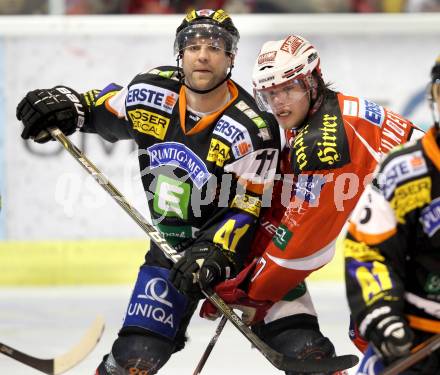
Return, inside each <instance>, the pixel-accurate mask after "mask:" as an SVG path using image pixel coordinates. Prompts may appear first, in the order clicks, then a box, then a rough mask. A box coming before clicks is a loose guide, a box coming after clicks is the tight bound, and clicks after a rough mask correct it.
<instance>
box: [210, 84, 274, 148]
mask: <svg viewBox="0 0 440 375" xmlns="http://www.w3.org/2000/svg"><path fill="white" fill-rule="evenodd" d="M234 84H235V86H236V88H237V90H238V93H237V97H236V99H235V100H234V101H233V102H232V103H231V104H230V105H229V106H228V107H227V108H226V109H225V111H224V112H223V114H222V116H221V117H220V118H219V119H218V120H217V122H216V124H215V126H214V130H213V135H214V136H216V137H220V138H222V139H223V140H226V141H227V142H228V143H229V144H230V145H232V146H233V149H236V148H237V147H238V148H242V149H243V150H242V152H238V149H237V152H236V154H237V155H235V156H236V157H239V156H243V153H248V152H249V150H250V149H258V148H262V147H266V146H267V147H269V146H270V147H275V148H277V149H279V148H280V134H279V127H278V124H277V122H276V120H275V118H274V117H273V115H271V114H269V113H267V112H263V111H261V110H260V109H259V108H258V106H257V104H256V102H255V100H254V99H253V97H252V96H251V95H250V94H249V93H248V92H246V91H245V90H244V89H242V88H241V87H240V86H239V85H238V84H236V83H235V82H234ZM243 141H244V142H243ZM246 145H248V146H246ZM250 146H252V147H250ZM234 154H235V153H234Z"/></svg>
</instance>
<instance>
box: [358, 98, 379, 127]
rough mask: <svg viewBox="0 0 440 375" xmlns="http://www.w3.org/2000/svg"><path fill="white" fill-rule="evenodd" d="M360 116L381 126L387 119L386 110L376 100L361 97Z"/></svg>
mask: <svg viewBox="0 0 440 375" xmlns="http://www.w3.org/2000/svg"><path fill="white" fill-rule="evenodd" d="M359 117H361V118H363V119H364V120H367V121H368V122H369V123H371V124H373V125H375V126H378V127H381V126H382V124H383V121H384V119H385V110H384V108H383V107H382V106H380V105H378V104H376V103H374V102H370V101H369V100H366V99H359Z"/></svg>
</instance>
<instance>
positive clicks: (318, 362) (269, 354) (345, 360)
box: [202, 289, 359, 373]
mask: <svg viewBox="0 0 440 375" xmlns="http://www.w3.org/2000/svg"><path fill="white" fill-rule="evenodd" d="M202 292H203V294H204V295H205V296H206V297H207V298H209V300H210V301H211V302H212V303H213V304H214V306H215V307H217V309H219V310H220V311H221V312H222V313H223V315H224V316H226V318H228V320H230V321H231V323H232V324H233V325H234V326H235V327H236V328H237V329H238V330H239V331H240V332H241V333H242V334H243V335H244V336H245V337H246V338H247V339H248V340H249V341H250V342H251V344H252V345H253V346H255V347H256V348H257V349H258V350H259V351H260V352H261V354H263V355H264V356H265V357H266V359H267V360H268V361H269V362H270V363H272V365H273V366H275V367H276V368H277V369H279V370H283V371H295V372H305V373H316V372H335V371H341V370H345V369H348V368H351V367H353V366H356V365H357V363H358V362H359V359H358V357H357V356H355V355H351V354H348V355H342V356H337V357H333V358H323V359H304V360H301V359H297V358H292V357H289V356H287V355H284V354H282V353H280V352H278V351H276V350H274V349H272V348H271V347H270V346H269V345H267V344H266V343H265V342H264V341H262V340H261V339H260V338H259V337H258V336H257V335H256V334H255V333H254V332H253V331H252V330H251V329H250V328H249V326H247V325H246V324H245V323H244V322H243V321H242V320H241V319H240V317H239V316H238V315H237V314H236V313H235V312H234V311H233V310H232V309H231V307H230V306H229V305H227V304H226V302H225V301H223V300H222V299H221V298H220V297H219V296H218V294H217V293H215V292H214V291H213V290H209V289H205V290H203V291H202Z"/></svg>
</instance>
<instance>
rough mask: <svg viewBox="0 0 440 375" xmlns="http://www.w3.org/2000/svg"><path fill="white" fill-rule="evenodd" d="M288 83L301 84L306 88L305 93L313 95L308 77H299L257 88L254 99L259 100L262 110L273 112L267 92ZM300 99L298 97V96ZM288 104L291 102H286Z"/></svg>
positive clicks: (258, 103)
mask: <svg viewBox="0 0 440 375" xmlns="http://www.w3.org/2000/svg"><path fill="white" fill-rule="evenodd" d="M288 83H290V84H294V83H297V84H300V85H301V87H302V89H303V90H304V95H307V94H308V95H309V97H310V98H311V97H312V90H313V89H312V87H311V85H310V82H309V80H308V79H307V77H303V78H302V79H298V78H293V79H291V80H289V81H286V82H283V83H281V84H279V85H275V86H273V88H271V87H269V88H265V89H262V90H256V89H254V99H255V101H256V102H257V105H258V108H259V109H260V110H262V111H266V112H269V113H273V110H272V107H271V106H270V104H269V100H268V98H267V94H266V93H267V92H268V91H270V90H271V89H277V87H278V90H281V89H282V88H279V87H280V86H282V85H287V84H288ZM297 99H298V98H297ZM286 104H289V102H286Z"/></svg>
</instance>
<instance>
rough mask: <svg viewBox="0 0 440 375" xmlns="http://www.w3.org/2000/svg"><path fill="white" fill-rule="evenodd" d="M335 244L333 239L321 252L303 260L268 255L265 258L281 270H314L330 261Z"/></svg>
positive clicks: (333, 253)
mask: <svg viewBox="0 0 440 375" xmlns="http://www.w3.org/2000/svg"><path fill="white" fill-rule="evenodd" d="M335 244H336V239H334V240H333V241H332V242H330V243H329V244H328V245H327V246H326V247H324V248H322V249H321V250H319V251H317V252H315V253H313V254H312V255H310V256H308V257H304V258H298V259H282V258H278V257H275V256H272V255H270V254H267V256H268V258H269V259H270V260H271V261H272V262H274V263H276V264H278V265H279V266H281V267H283V268H288V269H290V270H300V271H307V270H314V269H316V268H319V267H321V266H324V265H325V264H327V263H328V262H330V261H331V260H332V258H333V256H334V255H335Z"/></svg>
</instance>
